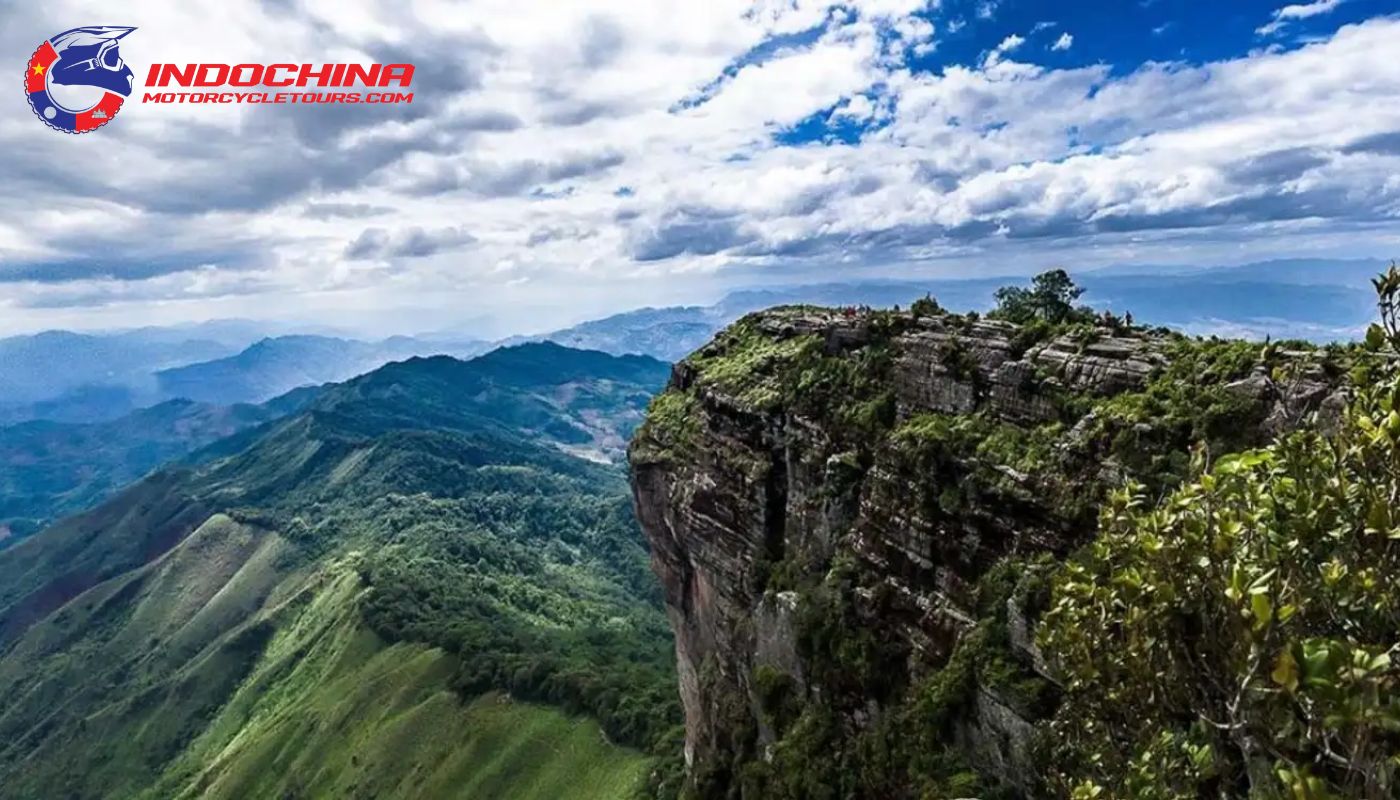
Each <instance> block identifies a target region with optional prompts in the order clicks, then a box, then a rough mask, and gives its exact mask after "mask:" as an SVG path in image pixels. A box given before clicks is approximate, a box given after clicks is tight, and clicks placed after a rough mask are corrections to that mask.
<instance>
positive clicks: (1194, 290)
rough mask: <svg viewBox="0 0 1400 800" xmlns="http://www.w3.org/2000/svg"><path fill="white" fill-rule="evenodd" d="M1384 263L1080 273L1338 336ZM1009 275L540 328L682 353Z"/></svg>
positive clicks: (1112, 299) (666, 355)
mask: <svg viewBox="0 0 1400 800" xmlns="http://www.w3.org/2000/svg"><path fill="white" fill-rule="evenodd" d="M1384 268H1385V262H1381V261H1376V260H1369V259H1355V260H1338V259H1289V260H1278V261H1267V262H1258V263H1252V264H1244V265H1240V266H1225V267H1207V266H1140V267H1133V266H1120V267H1106V268H1102V269H1095V270H1086V271H1084V272H1076V273H1075V274H1074V277H1075V280H1076V281H1077V282H1078V283H1079V284H1080V285H1081V286H1082V287H1083V288H1084V289H1085V294H1084V297H1083V301H1084V302H1085V303H1087V304H1088V305H1090V306H1091V307H1093V308H1097V309H1111V310H1115V311H1119V312H1121V311H1123V310H1129V309H1130V310H1131V311H1132V313H1133V314H1134V316H1135V317H1136V318H1137V319H1138V320H1139V321H1141V322H1147V323H1150V324H1153V325H1165V326H1170V327H1174V328H1178V329H1181V330H1186V331H1190V332H1193V333H1199V334H1203V335H1209V334H1221V335H1228V336H1247V337H1251V338H1261V339H1262V338H1264V337H1266V336H1267V337H1272V338H1275V339H1279V338H1284V339H1289V338H1292V339H1306V340H1309V341H1322V342H1326V341H1337V340H1347V339H1355V338H1357V337H1359V336H1360V334H1361V332H1362V330H1363V329H1364V327H1365V325H1366V324H1367V323H1368V322H1369V321H1370V319H1371V313H1372V309H1373V305H1374V295H1373V293H1372V291H1371V283H1370V281H1371V278H1373V277H1375V276H1376V274H1377V273H1379V272H1381V271H1382V270H1383V269H1384ZM1008 282H1009V279H1007V278H1004V277H1003V278H968V279H948V278H937V279H927V280H919V281H907V280H903V281H896V280H874V281H851V282H843V283H824V284H811V285H804V286H776V287H762V288H750V289H740V290H736V291H732V292H730V293H729V294H727V295H725V296H724V297H723V298H722V299H721V300H720V301H719V302H717V303H715V304H714V305H710V306H673V307H667V308H643V309H638V310H636V311H629V312H625V313H622V314H615V315H613V316H610V317H607V318H605V319H601V320H593V321H590V322H584V323H581V324H579V325H575V326H573V327H570V328H564V329H562V330H558V331H554V332H552V333H548V334H544V335H542V336H539V337H518V338H516V339H512V340H509V341H512V342H514V341H524V340H526V339H527V338H533V339H546V340H549V341H554V342H558V343H560V344H563V345H566V346H569V347H580V348H586V349H592V350H602V351H604V352H608V353H615V354H622V353H644V354H646V355H651V356H654V357H656V358H661V359H665V360H667V361H677V360H679V359H681V358H683V357H685V356H686V355H688V354H689V353H691V352H692V351H694V350H696V349H698V348H699V347H700V346H701V345H703V344H704V343H705V342H707V341H709V339H710V338H711V337H713V336H714V335H715V334H716V333H718V332H719V330H720V329H721V328H723V327H724V326H726V325H728V324H730V323H732V322H734V321H735V320H737V319H739V318H740V317H742V316H743V315H745V314H748V313H750V312H753V311H759V310H762V309H766V308H770V307H774V306H783V305H816V306H829V307H842V306H873V307H876V308H892V307H895V306H902V307H907V306H908V305H909V304H910V303H913V302H914V301H915V300H917V299H919V298H921V297H923V296H925V295H927V294H932V295H934V296H935V297H937V298H938V302H939V303H940V304H941V305H942V306H943V307H944V308H947V309H951V310H955V311H979V312H980V311H986V310H988V309H990V308H991V307H992V306H993V304H994V302H995V301H994V298H993V295H994V294H995V292H996V290H997V289H999V288H1001V287H1002V286H1003V285H1005V284H1007V283H1008Z"/></svg>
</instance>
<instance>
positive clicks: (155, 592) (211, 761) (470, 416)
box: [0, 348, 679, 798]
mask: <svg viewBox="0 0 1400 800" xmlns="http://www.w3.org/2000/svg"><path fill="white" fill-rule="evenodd" d="M519 350H520V351H521V352H520V355H521V357H522V362H523V366H522V370H521V372H520V373H519V374H516V373H513V372H512V371H511V370H510V368H509V367H510V357H511V353H510V352H509V351H508V352H506V353H504V354H501V355H498V356H496V357H495V358H494V359H493V360H492V361H491V362H488V364H489V372H490V374H488V375H487V376H486V377H483V376H482V371H479V370H475V369H473V368H471V365H470V364H469V363H468V364H462V363H461V362H453V361H451V360H450V359H426V360H415V361H413V362H409V363H405V364H398V365H393V366H391V367H387V368H385V370H381V371H380V372H378V373H374V374H371V375H369V376H365V377H363V378H361V379H358V380H357V381H353V382H351V383H349V384H346V385H344V386H341V387H335V388H332V389H330V390H328V391H327V392H326V393H325V394H324V395H323V396H322V397H321V398H320V399H318V400H317V401H316V402H315V403H313V404H312V406H311V407H310V408H309V409H308V410H307V411H305V412H303V413H300V414H297V415H295V416H292V417H289V418H287V419H285V420H282V421H280V422H277V423H273V424H271V425H266V426H264V427H263V428H261V429H258V430H257V432H256V434H243V435H241V436H240V437H236V439H235V440H234V441H235V442H236V443H237V444H243V443H244V442H245V441H246V446H244V447H242V449H240V450H238V451H237V452H232V453H230V454H227V455H223V454H222V453H218V449H219V448H215V454H216V455H217V457H214V458H213V460H211V461H208V462H207V463H204V464H203V465H202V466H191V467H186V468H182V469H179V470H171V471H166V472H162V473H157V474H156V475H153V476H151V477H150V478H148V479H146V480H144V481H142V482H141V483H138V484H137V485H135V486H133V487H131V488H130V489H128V490H126V491H125V492H123V493H122V494H121V495H119V496H117V497H115V498H113V499H112V500H111V501H109V502H107V503H105V504H103V505H101V506H99V507H97V508H96V509H94V510H93V511H91V512H88V513H86V514H83V515H80V516H77V517H73V518H70V519H68V520H64V521H62V522H60V523H59V524H57V525H55V526H53V527H51V528H50V529H48V530H46V531H44V532H42V533H40V534H38V535H37V536H35V537H32V538H30V539H28V540H26V541H23V542H21V543H19V544H18V545H16V546H15V547H13V548H10V549H9V550H7V551H6V552H5V553H4V554H3V556H0V786H4V787H5V790H4V796H5V797H7V798H10V797H13V798H52V797H74V798H89V797H91V798H97V797H101V798H136V797H144V798H171V797H215V798H217V797H229V798H245V797H278V798H283V797H287V798H291V797H308V798H310V797H336V798H339V797H374V798H381V797H383V798H390V797H404V798H409V797H413V798H420V797H423V798H431V797H501V798H515V797H519V798H532V797H541V798H543V797H559V796H565V795H567V796H570V797H625V796H629V795H631V794H633V793H635V791H636V790H637V789H638V788H639V787H640V786H642V785H643V784H644V783H645V782H646V780H647V778H648V773H649V772H650V759H649V758H648V757H647V756H646V755H644V753H643V751H644V750H645V749H647V748H649V747H650V746H651V745H652V744H653V742H655V741H657V740H660V739H663V738H664V736H665V735H666V734H668V733H669V732H670V730H671V729H672V728H673V727H674V726H675V725H676V724H677V723H678V721H679V709H678V702H677V700H676V698H675V691H674V685H675V675H674V667H673V665H672V645H671V641H670V634H669V630H668V629H667V626H666V621H665V618H664V616H663V614H662V612H661V607H660V602H659V597H658V595H657V593H656V590H655V588H654V586H653V582H652V581H651V579H650V575H649V573H648V571H647V565H646V560H647V555H646V552H645V549H644V547H643V545H642V541H641V537H640V534H639V532H638V531H637V529H636V526H635V523H634V522H633V521H632V517H631V512H630V507H629V503H628V499H627V496H626V486H625V482H624V477H623V475H622V473H621V471H620V469H618V468H616V467H613V466H610V465H601V464H592V463H589V462H588V461H586V460H583V459H579V458H576V457H573V456H570V455H568V454H566V453H564V452H562V451H561V449H560V442H559V441H558V440H557V439H554V438H552V437H551V436H550V435H549V433H548V431H549V430H551V429H554V428H555V427H559V426H567V425H571V424H574V421H575V419H581V417H578V416H575V409H577V408H579V407H578V406H575V405H571V404H570V403H569V402H562V401H561V402H552V401H549V400H548V399H549V398H559V397H562V396H568V397H570V398H573V397H580V396H588V397H593V398H605V397H616V398H630V397H631V396H632V395H633V394H642V395H645V394H647V393H649V392H652V391H655V389H656V388H658V386H659V381H660V379H661V378H664V372H665V371H664V369H662V370H659V371H655V372H656V375H655V376H652V377H656V381H655V383H652V384H647V383H642V382H638V381H636V380H634V378H637V377H639V376H637V375H636V374H629V373H628V370H623V371H622V372H615V373H610V372H608V371H607V369H604V368H603V367H606V366H607V365H608V363H609V362H602V363H594V364H593V366H592V367H590V368H589V369H593V370H596V371H597V372H598V373H599V374H602V375H604V377H602V378H599V379H597V380H596V381H595V380H593V379H592V378H590V373H589V371H588V370H578V369H574V370H569V369H556V370H552V372H551V374H554V375H556V376H557V378H556V379H557V380H558V381H560V383H559V384H558V385H555V386H551V385H550V384H549V383H548V381H549V377H548V375H544V374H536V373H535V372H534V370H535V369H536V368H535V367H534V366H532V365H531V364H532V363H533V362H535V361H537V360H538V357H540V356H541V355H544V356H547V357H548V358H549V359H551V360H555V361H561V362H567V361H568V360H569V359H570V358H571V353H572V352H573V351H567V350H562V348H553V349H551V350H550V351H548V352H540V351H535V352H532V351H531V349H529V348H520V349H519ZM595 356H596V354H583V355H582V356H580V357H581V358H582V359H584V360H585V361H586V362H595V361H596V357H595ZM604 358H606V357H604ZM657 376H659V377H657ZM640 377H648V375H642V376H640ZM564 384H568V385H569V388H568V389H567V390H562V389H560V388H559V387H560V386H563V385H564ZM488 390H489V391H488ZM483 395H489V396H490V397H491V398H492V399H491V402H490V403H483V402H481V398H482V397H483ZM542 398H543V399H542ZM420 399H421V401H420ZM626 403H627V401H626V400H624V401H623V402H622V406H623V408H621V409H619V408H615V407H612V406H608V405H607V404H605V403H602V404H600V403H596V402H595V403H594V405H595V406H599V407H596V408H592V409H590V411H591V412H597V413H596V414H592V413H591V414H590V417H589V418H590V419H592V420H594V421H595V423H596V424H599V425H600V426H601V424H602V423H597V422H596V421H598V420H615V419H625V418H627V417H628V416H629V414H630V410H629V408H628V407H627V406H626ZM502 404H504V405H505V406H509V407H511V408H516V409H518V408H531V409H534V411H533V412H532V413H537V414H538V416H537V417H535V418H534V419H535V420H536V421H538V423H539V424H537V425H531V426H519V425H516V426H515V427H512V425H511V422H512V420H511V419H510V417H509V415H505V414H501V413H494V412H493V411H492V409H495V408H498V407H500V406H501V405H502ZM550 409H553V410H552V411H550ZM219 447H220V448H231V445H229V444H227V443H226V444H223V445H220V446H219ZM547 706H552V707H553V708H549V707H547ZM556 709H557V710H556Z"/></svg>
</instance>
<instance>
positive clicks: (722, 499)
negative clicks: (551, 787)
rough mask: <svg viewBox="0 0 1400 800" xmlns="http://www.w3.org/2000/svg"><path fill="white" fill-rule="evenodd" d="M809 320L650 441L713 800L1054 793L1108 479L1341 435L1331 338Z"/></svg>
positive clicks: (740, 360) (690, 738)
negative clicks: (1048, 757) (1047, 728)
mask: <svg viewBox="0 0 1400 800" xmlns="http://www.w3.org/2000/svg"><path fill="white" fill-rule="evenodd" d="M1109 322H1111V324H1106V325H1099V324H1092V323H1089V324H1085V323H1080V324H1074V325H1048V324H1044V323H1036V324H1032V325H1029V326H1016V325H1012V324H1010V323H1006V322H1000V321H993V320H987V319H979V318H977V317H976V316H957V315H951V314H944V313H942V312H941V311H937V310H934V311H928V310H926V309H925V310H923V313H920V314H917V315H916V314H914V313H900V312H889V311H870V310H865V309H841V310H831V309H818V308H812V307H787V308H778V309H773V310H770V311H766V312H760V313H757V314H753V315H750V316H748V317H745V318H744V319H742V320H741V321H739V322H738V323H736V324H735V325H733V326H731V327H730V328H729V329H727V330H726V331H724V332H722V333H721V334H720V335H719V336H718V337H717V338H716V339H715V340H714V341H712V342H711V343H710V344H708V345H706V346H705V347H704V348H702V349H700V350H699V351H697V352H695V353H694V354H692V355H691V356H690V357H689V358H687V359H685V360H683V361H681V362H680V363H678V364H676V365H675V368H674V370H673V373H672V377H671V381H670V385H669V387H668V389H667V391H666V392H665V393H664V394H663V395H661V396H660V397H659V398H658V399H657V400H656V401H655V402H654V403H653V406H652V409H651V412H650V415H649V418H648V421H647V422H646V423H645V424H644V425H643V427H642V428H641V429H640V431H639V432H638V435H637V437H636V439H635V440H634V442H633V444H632V446H631V450H630V460H631V465H632V483H633V494H634V499H635V504H636V510H637V516H638V519H639V520H640V522H641V525H642V527H643V529H644V531H645V533H646V536H647V538H648V539H649V541H650V543H651V546H652V559H653V568H654V570H655V572H656V573H657V574H658V575H659V577H660V579H661V582H662V584H663V587H664V592H665V600H666V606H667V610H668V613H669V616H670V619H671V622H672V626H673V629H674V632H675V635H676V652H677V658H678V665H679V675H680V691H681V696H682V700H683V704H684V709H685V717H686V741H685V756H686V760H687V763H688V765H689V776H690V777H689V788H690V790H691V791H692V792H694V793H696V794H698V795H699V796H705V797H725V796H729V797H740V796H742V797H764V798H773V797H852V796H855V797H862V796H865V797H876V796H878V797H961V796H981V797H1030V796H1040V794H1041V792H1040V789H1039V788H1038V787H1039V785H1040V783H1039V779H1038V777H1037V776H1038V773H1039V767H1038V765H1037V760H1038V759H1039V758H1041V756H1040V755H1039V753H1040V752H1041V750H1040V749H1041V748H1042V747H1043V744H1042V743H1041V742H1040V741H1039V740H1038V737H1037V733H1036V732H1037V725H1038V723H1040V722H1041V721H1043V720H1045V719H1046V718H1047V717H1048V715H1050V714H1051V713H1052V712H1053V709H1054V707H1055V705H1056V703H1057V702H1058V695H1059V687H1057V686H1056V684H1055V683H1054V681H1052V680H1050V675H1051V671H1050V670H1048V669H1047V667H1046V664H1045V662H1044V657H1043V656H1042V654H1041V653H1040V652H1039V650H1038V649H1037V647H1036V644H1035V636H1034V624H1035V619H1036V618H1037V616H1038V615H1039V614H1040V613H1041V612H1042V611H1043V608H1044V604H1045V603H1046V600H1047V594H1048V589H1047V587H1046V585H1045V583H1046V581H1045V577H1044V576H1045V574H1046V572H1047V570H1048V569H1050V568H1051V567H1052V566H1053V565H1054V564H1055V563H1057V561H1058V560H1059V559H1062V558H1063V557H1064V556H1065V555H1066V554H1067V553H1069V552H1071V551H1072V550H1073V549H1074V548H1076V547H1078V546H1081V545H1083V544H1084V543H1085V542H1086V541H1088V540H1089V539H1091V538H1092V536H1093V535H1094V532H1095V530H1096V527H1097V515H1098V510H1099V507H1100V505H1101V503H1102V501H1103V499H1104V497H1105V495H1106V494H1107V493H1108V491H1109V490H1110V489H1113V488H1116V487H1118V486H1121V485H1122V484H1124V483H1125V482H1127V481H1129V480H1132V481H1136V482H1139V483H1141V484H1143V485H1144V486H1145V487H1146V489H1145V491H1146V492H1148V493H1149V494H1150V495H1153V496H1159V497H1160V496H1162V495H1164V494H1165V493H1167V492H1168V491H1170V490H1171V489H1172V488H1173V487H1175V486H1176V485H1178V484H1179V483H1180V482H1181V481H1182V480H1183V478H1185V477H1186V476H1188V475H1189V474H1191V473H1192V472H1193V462H1195V463H1196V464H1197V465H1199V464H1200V463H1205V462H1208V461H1210V459H1212V458H1214V457H1216V456H1218V455H1220V454H1224V453H1230V452H1236V451H1239V450H1242V449H1245V448H1249V447H1254V446H1258V445H1261V444H1264V443H1266V442H1268V441H1270V440H1271V439H1272V438H1273V437H1274V436H1276V435H1277V434H1279V433H1281V432H1284V431H1287V430H1290V429H1293V428H1296V427H1297V426H1299V425H1301V424H1303V423H1304V422H1305V421H1312V422H1314V423H1316V424H1317V425H1319V426H1322V427H1324V428H1325V427H1327V426H1329V425H1335V424H1336V420H1337V419H1338V417H1339V415H1340V414H1341V412H1342V409H1343V408H1344V406H1345V402H1346V400H1345V397H1346V395H1345V392H1344V391H1343V389H1342V388H1341V387H1342V386H1343V385H1344V383H1345V378H1344V376H1343V375H1342V373H1341V370H1340V368H1339V367H1337V366H1336V364H1335V359H1334V358H1332V354H1330V353H1329V352H1328V351H1324V350H1321V349H1314V348H1310V347H1307V346H1304V345H1297V346H1296V347H1295V348H1292V349H1290V346H1273V345H1261V344H1258V343H1255V344H1249V343H1240V342H1226V341H1216V340H1211V341H1202V340H1197V339H1188V338H1186V337H1183V336H1180V335H1177V334H1173V333H1171V332H1169V331H1166V330H1163V329H1157V330H1148V329H1144V328H1138V327H1132V326H1129V325H1124V324H1122V323H1120V322H1117V321H1115V320H1109Z"/></svg>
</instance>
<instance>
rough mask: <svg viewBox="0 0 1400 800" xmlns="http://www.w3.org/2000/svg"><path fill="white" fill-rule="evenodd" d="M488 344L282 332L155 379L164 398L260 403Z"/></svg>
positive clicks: (456, 353) (159, 374)
mask: <svg viewBox="0 0 1400 800" xmlns="http://www.w3.org/2000/svg"><path fill="white" fill-rule="evenodd" d="M483 347H484V344H482V343H477V342H457V343H439V342H425V341H421V340H418V339H413V338H411V337H395V338H392V339H385V340H383V341H381V342H362V341H357V340H354V339H338V338H334V337H328V336H281V337H277V338H273V339H263V340H262V341H259V342H257V343H255V344H253V345H252V346H250V347H248V348H247V349H246V350H243V351H242V352H240V353H238V354H236V355H232V356H229V357H227V358H221V359H217V360H214V361H206V362H202V363H198V364H190V365H188V366H183V367H178V368H175V369H168V370H161V371H160V372H157V373H156V376H155V379H156V385H157V387H158V391H159V393H160V395H161V396H163V397H183V398H187V399H190V400H201V401H207V402H215V403H249V402H251V403H256V402H262V401H264V400H268V399H270V398H272V397H276V396H278V395H280V394H283V393H285V392H288V391H290V390H292V389H295V388H297V387H299V386H310V385H317V384H322V383H333V382H339V381H343V380H346V379H348V378H351V377H354V376H355V375H360V374H363V373H366V372H369V371H370V370H373V369H375V368H377V367H380V366H383V365H384V364H386V363H388V362H390V361H396V360H400V359H404V358H409V357H412V356H417V355H429V354H437V353H450V354H452V355H463V356H465V355H472V354H474V353H476V352H479V351H480V350H481V349H482V348H483Z"/></svg>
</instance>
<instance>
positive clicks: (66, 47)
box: [24, 25, 136, 133]
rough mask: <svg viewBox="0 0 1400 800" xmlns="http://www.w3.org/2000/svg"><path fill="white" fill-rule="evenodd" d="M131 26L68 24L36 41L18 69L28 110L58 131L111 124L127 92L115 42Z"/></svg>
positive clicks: (127, 71) (128, 82)
mask: <svg viewBox="0 0 1400 800" xmlns="http://www.w3.org/2000/svg"><path fill="white" fill-rule="evenodd" d="M134 30H136V29H135V28H128V27H122V26H115V25H98V26H90V27H86V28H74V29H73V30H71V31H64V32H63V33H60V34H58V35H57V36H54V37H52V38H50V39H49V40H48V41H46V42H44V43H43V44H40V45H39V48H38V49H37V50H35V51H34V55H32V56H30V58H29V65H28V66H27V67H26V68H25V71H24V88H25V90H26V91H27V92H28V93H29V106H30V107H31V108H33V109H34V114H35V115H36V116H38V117H39V119H40V120H42V121H43V122H44V124H45V125H48V126H49V127H50V128H53V129H54V130H58V131H63V132H64V133H87V132H89V131H93V130H96V129H97V128H100V127H102V126H103V125H106V124H107V123H108V122H111V121H112V118H113V117H115V116H116V115H117V112H118V111H119V110H121V107H122V102H123V101H124V100H125V99H126V98H127V97H128V96H129V95H130V94H131V90H132V82H133V79H132V74H131V68H130V67H128V66H127V65H126V62H125V61H123V60H122V55H121V49H120V45H119V42H120V40H121V39H122V37H124V36H126V35H127V34H128V33H131V32H132V31H134Z"/></svg>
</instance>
